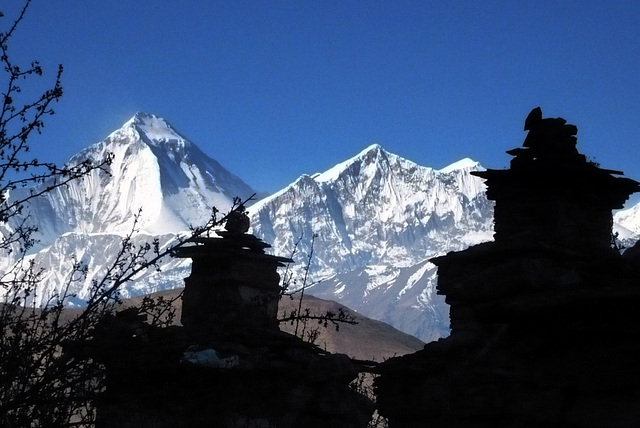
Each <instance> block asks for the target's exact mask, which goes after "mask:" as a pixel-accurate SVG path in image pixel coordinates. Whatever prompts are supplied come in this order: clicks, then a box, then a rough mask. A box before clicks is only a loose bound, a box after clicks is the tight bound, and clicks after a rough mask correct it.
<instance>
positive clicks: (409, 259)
mask: <svg viewBox="0 0 640 428" xmlns="http://www.w3.org/2000/svg"><path fill="white" fill-rule="evenodd" d="M482 169H483V168H482V167H481V166H480V165H479V164H478V163H477V162H474V161H472V160H470V159H465V160H463V161H459V162H456V163H455V164H452V165H450V166H448V167H446V168H443V169H442V170H435V169H433V168H429V167H424V166H420V165H418V164H416V163H414V162H412V161H409V160H407V159H404V158H402V157H400V156H397V155H395V154H393V153H390V152H388V151H386V150H384V149H383V148H382V147H381V146H379V145H372V146H370V147H368V148H366V149H365V150H363V151H362V152H360V153H358V154H357V155H356V156H354V157H352V158H351V159H348V160H347V161H345V162H342V163H340V164H338V165H336V166H335V167H333V168H331V169H329V170H327V171H325V172H323V173H320V174H315V175H313V176H308V175H305V176H302V177H300V178H299V179H298V180H297V181H296V182H294V183H293V184H291V185H290V186H288V187H287V188H286V189H284V190H282V191H280V192H278V193H277V194H275V195H273V196H271V197H269V198H266V199H264V200H262V201H259V202H258V203H256V204H255V205H253V206H252V207H250V208H249V211H250V214H251V216H252V221H251V224H252V227H253V232H254V233H255V234H256V235H257V236H258V237H260V238H261V239H264V240H265V241H266V242H269V243H271V244H272V245H273V247H274V251H275V253H277V254H292V253H293V252H294V248H295V251H296V252H297V254H299V255H300V256H299V259H300V261H301V262H302V261H303V260H304V256H305V255H308V254H310V253H311V250H312V241H313V257H312V260H311V265H310V270H309V273H310V278H311V280H310V283H313V284H314V285H313V286H312V287H311V289H310V290H309V292H310V293H311V294H314V295H316V296H318V297H322V298H326V299H331V300H338V301H340V302H341V303H342V304H345V305H347V306H349V307H351V308H352V309H355V310H358V311H359V312H362V313H363V314H365V315H367V316H371V317H373V318H376V319H379V320H382V321H385V322H388V323H390V324H392V325H394V326H395V327H396V328H399V329H401V330H403V331H405V332H407V333H409V334H413V335H415V336H417V337H419V338H420V339H422V340H425V341H428V340H433V339H435V338H438V337H441V336H444V335H446V334H447V333H448V322H449V320H448V312H447V307H446V305H445V304H444V300H443V299H442V298H441V296H436V295H435V278H436V277H435V274H436V269H435V266H433V265H432V264H431V263H428V259H429V258H430V257H434V256H436V255H442V254H445V253H446V252H448V251H451V250H453V249H463V248H466V247H467V246H469V245H472V244H476V243H479V242H482V241H487V240H490V239H492V234H493V230H492V219H493V216H492V214H493V210H492V204H491V203H490V202H489V201H488V200H487V199H486V197H485V194H484V190H485V187H484V184H483V183H482V180H480V179H479V178H477V177H474V176H472V175H471V174H470V172H471V171H478V170H482ZM298 241H299V242H298ZM302 265H304V263H298V266H297V267H296V268H295V269H298V270H301V269H302V268H303V267H302ZM300 273H302V272H300ZM300 277H302V275H300Z"/></svg>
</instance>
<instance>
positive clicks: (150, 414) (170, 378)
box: [81, 207, 374, 428]
mask: <svg viewBox="0 0 640 428" xmlns="http://www.w3.org/2000/svg"><path fill="white" fill-rule="evenodd" d="M248 229H249V219H248V217H247V216H246V213H245V212H244V208H242V207H240V208H239V209H237V210H236V211H234V212H232V213H231V214H230V215H229V217H228V221H227V224H226V230H225V231H219V232H217V234H218V235H219V237H210V238H198V239H194V240H193V242H192V244H193V245H191V246H187V247H182V248H181V249H180V250H179V251H177V254H176V256H178V257H186V258H191V259H193V264H192V272H191V275H190V276H189V277H188V278H186V279H185V290H184V295H183V301H182V317H181V321H182V324H183V326H169V327H165V328H159V327H154V326H150V325H148V324H146V323H145V322H144V320H141V319H140V318H139V317H138V316H137V315H135V314H134V315H133V317H132V316H131V315H130V314H129V313H128V312H127V310H125V311H123V312H121V313H119V314H117V315H116V316H114V317H110V318H107V319H105V321H104V322H103V323H102V324H101V325H100V326H99V328H98V329H96V332H95V339H94V340H93V342H92V343H90V344H83V347H84V348H83V355H81V356H82V357H85V358H87V357H89V358H93V359H95V360H96V361H99V362H100V363H102V364H103V365H104V366H105V369H106V375H105V384H106V389H105V391H104V392H103V393H102V394H101V395H100V396H98V397H96V399H95V401H94V406H95V411H96V415H97V420H96V428H134V427H135V428H146V427H150V428H192V427H220V428H231V427H233V428H235V427H247V428H272V427H278V428H297V427H306V428H316V427H317V428H321V427H322V428H324V427H327V426H333V427H344V428H365V427H367V424H368V422H369V420H370V419H371V415H372V413H373V411H374V405H373V403H372V402H371V400H370V399H369V398H366V397H365V396H363V395H361V394H360V393H358V392H356V391H355V390H354V389H352V388H351V387H350V383H351V382H352V381H353V380H354V379H355V378H356V377H357V376H358V374H359V372H360V370H361V367H360V366H359V365H358V364H357V363H355V362H354V361H352V360H351V359H350V358H348V357H347V356H346V355H340V354H329V353H327V352H324V351H322V350H321V349H319V348H318V347H316V346H314V345H311V344H309V343H307V342H303V341H302V340H301V339H299V338H298V337H295V336H292V335H289V334H287V333H284V332H281V331H280V330H279V329H278V320H277V315H278V314H277V311H278V300H279V298H280V286H279V279H280V278H279V275H278V273H277V271H276V269H277V268H278V267H280V266H282V264H283V263H288V262H291V260H290V259H288V258H284V257H277V256H272V255H268V254H265V253H264V249H265V248H267V247H268V244H266V243H264V242H262V241H260V240H259V239H257V238H256V237H255V236H253V235H250V234H247V233H246V232H247V231H248Z"/></svg>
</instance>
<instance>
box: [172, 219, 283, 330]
mask: <svg viewBox="0 0 640 428" xmlns="http://www.w3.org/2000/svg"><path fill="white" fill-rule="evenodd" d="M243 211H244V210H243V209H241V210H240V211H234V212H232V214H233V215H230V218H229V220H228V221H227V225H226V231H221V232H217V233H218V235H220V236H221V238H198V239H194V240H193V243H194V245H193V246H189V247H183V248H181V249H180V250H179V251H178V252H177V254H176V255H177V257H188V258H191V259H193V264H192V266H191V276H189V277H188V278H186V279H185V289H184V295H183V298H182V325H184V326H185V327H187V328H190V329H194V330H198V331H199V332H200V333H201V335H204V336H206V335H209V334H212V333H214V332H216V331H224V332H227V333H229V332H232V331H238V330H247V329H249V330H261V329H271V330H278V321H277V319H278V301H279V300H280V292H281V289H280V275H278V273H277V268H278V267H282V266H284V265H283V263H291V262H293V260H291V259H289V258H285V257H277V256H272V255H268V254H265V253H264V249H265V248H268V247H270V245H269V244H267V243H265V242H262V241H261V240H259V239H258V238H256V237H255V236H253V235H249V234H246V233H245V232H246V231H247V230H248V229H249V218H248V217H247V216H246V214H244V212H243Z"/></svg>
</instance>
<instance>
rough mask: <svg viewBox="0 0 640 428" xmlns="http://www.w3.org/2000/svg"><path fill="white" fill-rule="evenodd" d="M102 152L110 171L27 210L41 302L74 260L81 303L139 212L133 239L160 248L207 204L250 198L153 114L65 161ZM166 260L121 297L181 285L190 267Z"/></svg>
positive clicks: (196, 220)
mask: <svg viewBox="0 0 640 428" xmlns="http://www.w3.org/2000/svg"><path fill="white" fill-rule="evenodd" d="M107 153H111V154H112V155H113V161H112V163H111V165H110V166H109V168H108V171H100V170H95V171H93V172H92V173H90V174H89V175H87V176H85V177H83V178H82V179H78V180H75V181H73V182H72V183H70V184H69V185H68V186H63V187H59V188H57V189H56V190H55V191H52V192H48V193H47V194H46V195H45V196H43V197H39V198H37V199H34V200H32V201H31V203H30V204H29V205H28V207H27V209H26V210H25V213H27V214H28V216H29V217H28V218H29V221H33V222H34V223H35V224H36V225H37V226H38V234H37V235H36V237H37V238H38V239H39V240H40V242H39V244H38V246H36V247H35V250H39V251H38V252H37V253H36V254H33V255H32V256H31V257H33V258H34V260H35V261H36V263H37V265H38V266H40V267H42V268H44V271H45V278H44V281H43V283H44V284H45V285H46V289H47V290H46V291H44V292H41V293H40V294H39V296H40V297H39V299H40V300H44V299H46V298H47V296H48V295H50V294H51V292H52V291H54V290H56V291H60V290H61V289H62V287H64V286H65V283H66V282H67V280H68V276H69V272H71V266H72V264H73V263H74V261H75V260H77V261H83V262H85V263H86V264H87V265H88V266H89V270H88V272H87V278H86V280H85V281H83V282H74V284H73V285H72V292H75V293H77V294H78V301H79V302H81V301H82V300H83V299H84V298H85V297H86V296H87V294H88V292H89V288H90V284H91V281H92V280H93V279H99V278H100V276H101V275H102V273H103V271H102V268H103V267H104V266H105V265H106V264H107V263H108V262H109V260H110V259H111V258H112V256H114V255H115V254H116V253H117V251H118V250H119V248H120V247H121V242H122V237H123V236H124V235H125V234H127V233H129V232H130V231H131V230H132V227H133V222H134V216H135V215H136V214H137V213H138V211H139V210H140V209H141V210H142V211H141V214H140V216H139V220H138V224H137V225H136V228H137V229H138V230H139V233H138V235H137V236H136V238H135V240H136V241H137V242H138V243H142V242H151V241H152V240H153V239H154V238H158V239H159V241H160V244H161V245H166V244H168V243H169V242H170V240H171V239H172V238H173V237H175V235H176V234H177V233H179V232H184V231H187V230H188V229H189V226H190V225H194V226H198V225H202V224H204V223H205V222H206V221H207V219H208V218H209V216H210V214H211V209H212V207H214V206H215V207H216V208H218V209H219V210H220V211H222V212H224V211H226V210H228V209H229V208H230V207H231V205H232V203H233V198H234V197H239V198H248V197H250V196H251V195H253V194H254V193H256V192H255V190H253V189H252V188H251V187H250V186H248V185H247V184H246V183H244V182H243V181H242V180H241V179H240V178H238V177H237V176H235V175H233V174H232V173H231V172H229V171H228V170H226V169H225V168H224V167H223V166H222V165H220V164H219V163H218V162H217V161H215V160H213V159H211V158H210V157H209V156H207V155H205V154H204V153H203V152H202V151H201V150H200V149H199V148H198V147H197V146H196V145H195V144H193V143H192V142H190V141H189V140H187V139H186V138H184V137H183V136H181V135H180V134H179V133H178V132H177V131H176V130H175V129H173V128H172V127H171V125H169V124H168V123H167V122H166V121H165V120H164V119H162V118H159V117H157V116H154V115H150V114H145V113H137V114H136V115H135V116H134V117H133V118H131V119H130V120H129V121H127V122H126V123H125V124H124V125H123V126H122V127H121V128H120V129H118V130H117V131H115V132H113V133H112V134H111V135H109V136H108V137H107V138H106V139H105V140H104V141H102V142H99V143H97V144H94V145H92V146H90V147H89V148H87V149H85V150H83V151H81V152H80V153H78V154H77V155H76V156H74V157H73V158H72V159H71V160H70V161H69V164H78V163H80V162H82V161H84V160H86V159H92V160H93V161H95V162H100V161H101V160H102V159H104V157H105V156H106V154H107ZM44 185H45V186H46V183H45V184H44ZM25 191H28V190H25ZM16 196H19V194H17V193H16ZM166 263H167V264H166V266H163V272H162V273H161V274H160V275H158V274H156V273H153V272H151V273H149V274H146V275H144V276H143V277H142V278H139V279H138V280H137V281H136V282H135V283H132V284H131V286H130V287H129V288H128V289H126V290H123V295H124V296H129V295H132V294H143V293H147V292H151V291H157V290H160V289H164V288H173V287H176V286H178V285H182V280H183V278H184V277H185V276H188V268H189V263H188V262H187V261H185V260H168V261H167V262H166Z"/></svg>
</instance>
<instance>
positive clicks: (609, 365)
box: [376, 108, 640, 428]
mask: <svg viewBox="0 0 640 428" xmlns="http://www.w3.org/2000/svg"><path fill="white" fill-rule="evenodd" d="M525 130H526V131H528V135H527V137H526V139H525V141H524V144H523V147H521V148H517V149H514V150H510V151H508V152H507V153H509V154H511V155H512V156H514V158H513V160H512V161H511V167H510V169H505V170H487V171H482V172H475V173H473V174H475V175H477V176H479V177H482V178H484V179H485V180H486V184H487V186H488V190H487V197H488V198H489V199H491V200H493V201H495V235H494V238H495V241H494V242H489V243H484V244H480V245H477V246H474V247H471V248H468V249H467V250H464V251H459V252H452V253H449V254H447V255H446V256H443V257H437V258H435V259H432V262H433V263H435V264H436V265H437V266H438V293H439V294H444V295H445V296H446V301H447V303H448V304H449V305H450V319H451V335H450V336H449V337H448V338H446V339H441V340H439V341H437V342H432V343H429V344H427V345H426V346H425V349H424V350H423V351H420V352H418V353H416V354H412V355H409V356H405V357H401V358H396V359H392V360H389V361H387V362H386V363H384V364H382V365H381V366H380V367H379V372H380V374H381V376H380V377H379V378H378V380H377V383H376V388H377V393H378V404H379V406H380V412H381V413H382V414H383V415H384V416H387V417H388V418H389V420H390V427H391V428H395V427H403V428H406V427H409V428H410V427H422V426H429V427H594V428H595V427H614V426H615V427H629V428H631V427H638V426H640V364H639V363H638V358H639V357H640V342H639V341H638V339H639V338H640V287H639V285H640V284H638V278H639V277H640V263H638V260H634V259H633V258H632V257H625V256H623V255H621V254H620V251H619V249H618V248H617V247H616V245H615V239H614V237H613V236H612V215H611V211H612V209H618V208H622V207H623V204H624V202H625V201H626V200H627V199H628V197H629V195H630V194H632V193H634V192H637V191H639V190H640V185H639V183H637V182H636V181H634V180H631V179H628V178H624V177H619V175H621V174H622V173H621V172H619V171H612V170H606V169H601V168H599V167H598V165H596V164H595V163H593V162H589V161H588V160H587V159H586V158H585V156H584V155H582V154H580V153H579V152H578V151H577V149H576V137H575V135H576V133H577V128H576V127H575V126H573V125H569V124H567V123H566V121H565V120H564V119H562V118H554V119H543V118H542V112H541V110H540V108H536V109H534V110H533V111H532V112H531V113H530V114H529V116H528V117H527V119H526V121H525ZM629 253H630V254H632V253H637V251H629Z"/></svg>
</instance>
